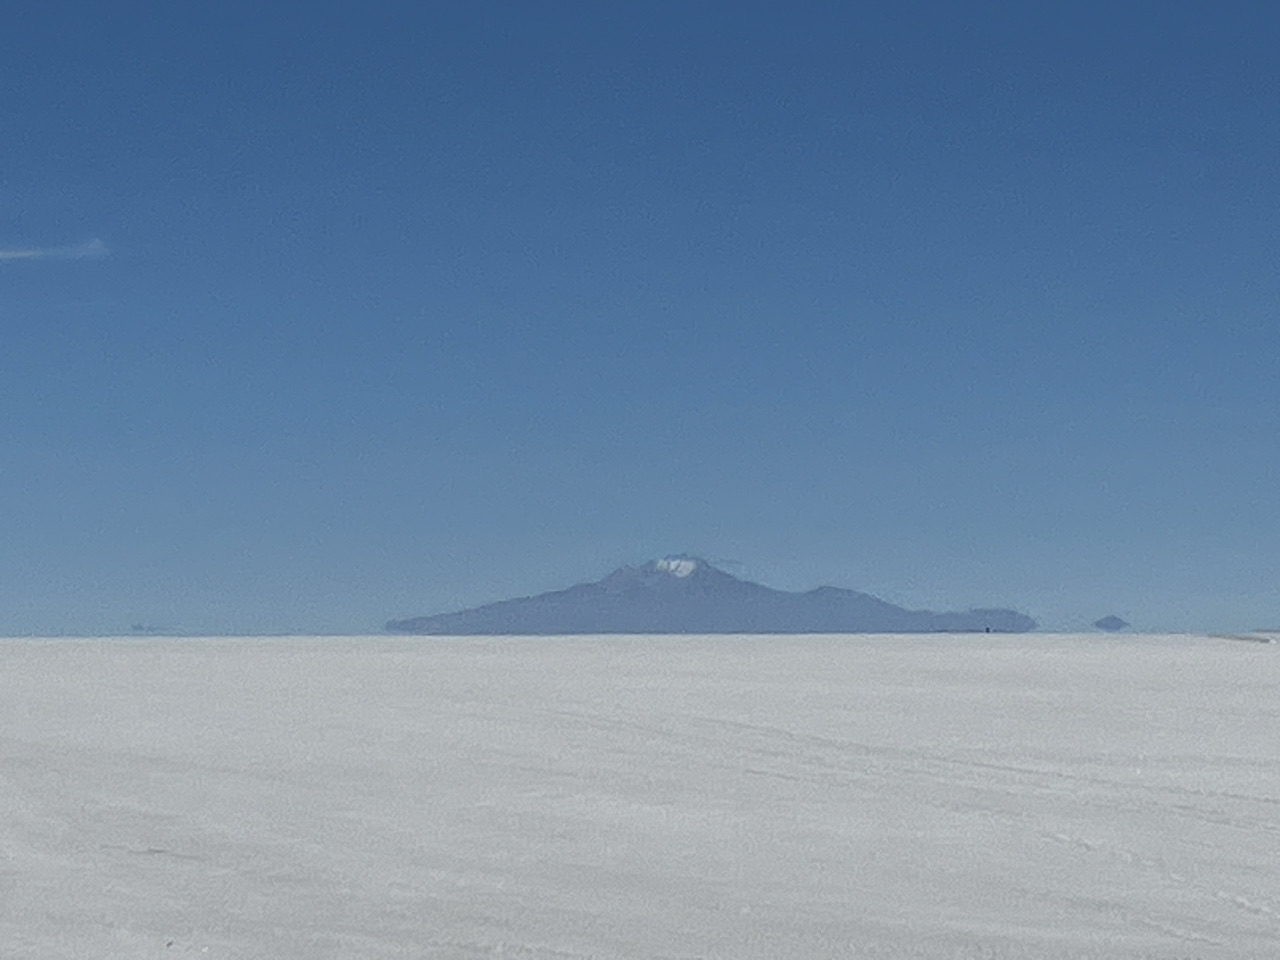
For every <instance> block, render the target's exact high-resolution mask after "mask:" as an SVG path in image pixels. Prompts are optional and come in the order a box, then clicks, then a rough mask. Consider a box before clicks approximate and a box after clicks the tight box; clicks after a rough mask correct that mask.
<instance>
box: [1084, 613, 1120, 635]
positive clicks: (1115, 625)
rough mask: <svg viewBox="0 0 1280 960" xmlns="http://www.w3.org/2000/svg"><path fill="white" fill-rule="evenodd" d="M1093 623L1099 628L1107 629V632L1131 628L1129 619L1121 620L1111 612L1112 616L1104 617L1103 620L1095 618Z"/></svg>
mask: <svg viewBox="0 0 1280 960" xmlns="http://www.w3.org/2000/svg"><path fill="white" fill-rule="evenodd" d="M1093 625H1094V626H1095V627H1097V628H1098V629H1099V630H1105V631H1107V633H1116V632H1117V631H1120V630H1128V629H1129V621H1128V620H1121V619H1120V618H1119V617H1117V616H1116V615H1115V614H1111V615H1110V616H1106V617H1103V618H1102V619H1101V620H1095V621H1093Z"/></svg>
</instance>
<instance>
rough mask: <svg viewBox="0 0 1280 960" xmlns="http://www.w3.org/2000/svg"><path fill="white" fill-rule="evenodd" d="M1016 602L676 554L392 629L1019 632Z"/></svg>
mask: <svg viewBox="0 0 1280 960" xmlns="http://www.w3.org/2000/svg"><path fill="white" fill-rule="evenodd" d="M1035 627H1036V622H1035V621H1034V620H1032V619H1031V618H1030V617H1028V616H1026V615H1024V614H1021V613H1018V612H1017V611H1015V610H1003V609H991V610H985V609H984V610H969V611H966V612H963V613H958V612H957V613H933V612H931V611H928V610H907V609H905V608H903V607H899V606H895V605H894V604H892V603H888V602H886V601H884V600H881V599H879V598H877V597H873V596H871V595H870V594H866V593H858V592H857V591H855V590H842V589H840V588H838V587H818V588H817V589H815V590H809V591H806V592H803V593H793V592H790V591H786V590H775V589H773V588H772V587H766V586H763V585H762V584H759V583H752V582H750V581H749V580H740V579H739V578H737V577H735V576H733V575H731V574H728V573H725V572H724V571H723V570H718V569H717V568H715V567H713V566H712V565H711V564H709V563H707V562H706V561H705V560H701V559H699V558H697V557H689V556H675V557H667V558H665V559H663V560H654V561H651V562H649V563H646V564H643V565H641V566H637V567H622V568H621V569H619V570H615V571H614V572H613V573H611V574H609V575H608V576H607V577H605V578H604V579H603V580H597V581H595V582H593V583H581V584H578V585H577V586H573V587H569V588H568V589H565V590H556V591H553V592H551V593H542V594H538V595H537V596H532V597H518V598H516V599H513V600H502V601H499V602H498V603H489V604H485V605H484V606H480V607H473V608H471V609H469V610H459V611H457V612H455V613H442V614H436V615H433V616H425V617H412V618H409V619H407V620H392V621H390V622H389V623H388V624H387V625H386V629H387V630H388V631H389V632H391V633H411V634H426V635H433V636H480V635H488V636H501V635H527V636H549V635H557V634H610V633H614V634H616V633H622V634H655V633H657V634H671V633H695V634H696V633H774V634H794V633H983V632H994V633H1023V632H1026V631H1028V630H1034V629H1035Z"/></svg>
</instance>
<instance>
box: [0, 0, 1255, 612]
mask: <svg viewBox="0 0 1280 960" xmlns="http://www.w3.org/2000/svg"><path fill="white" fill-rule="evenodd" d="M4 20H5V24H4V28H3V29H2V30H0V98H3V99H2V101H0V102H2V103H3V112H2V113H0V633H7V634H14V633H31V632H34V633H67V632H71V633H77V632H79V633H111V632H117V631H123V630H126V629H127V628H128V627H129V625H130V624H132V623H135V622H140V623H146V624H151V625H155V626H157V627H161V628H165V629H170V630H175V631H184V632H239V631H252V632H257V631H267V632H271V631H307V632H311V631H317V632H323V631H363V630H370V629H378V628H379V627H380V625H381V624H382V622H383V621H384V620H386V619H388V618H390V617H398V616H409V615H414V614H423V613H430V612H437V611H440V610H445V609H451V608H456V607H459V606H464V605H470V604H472V603H477V602H481V601H485V600H490V599H497V598H500V597H503V596H508V595H513V594H523V593H531V592H537V591H540V590H545V589H551V588H554V587H559V586H565V585H568V584H569V583H573V582H576V581H580V580H585V579H594V578H596V577H598V576H600V575H603V574H604V573H606V572H607V571H608V570H609V569H611V568H612V567H614V566H617V565H619V564H621V563H624V562H635V561H640V560H644V559H647V558H650V557H654V556H660V555H662V554H665V553H671V552H678V551H689V552H695V553H699V554H701V555H704V556H707V557H710V558H712V559H720V558H725V559H728V560H732V561H736V565H735V566H732V567H731V568H730V569H732V570H734V571H735V572H737V573H739V574H741V575H744V576H748V577H751V578H753V579H758V580H761V581H763V582H766V583H769V584H771V585H774V586H779V587H785V588H807V587H812V586H816V585H818V584H820V583H831V584H836V585H839V586H845V587H852V588H855V589H862V590H867V591H870V592H873V593H877V594H879V595H881V596H884V597H886V598H887V599H890V600H893V601H895V602H899V603H904V604H906V605H909V606H922V607H933V608H967V607H969V606H974V605H994V604H1001V605H1006V604H1007V605H1011V606H1015V607H1017V608H1019V609H1022V610H1025V611H1027V612H1029V613H1031V614H1032V615H1034V616H1037V617H1039V618H1040V620H1041V621H1042V623H1043V625H1044V626H1045V627H1048V628H1079V627H1082V626H1085V625H1087V624H1088V622H1090V621H1092V620H1094V619H1096V618H1097V617H1099V616H1102V615H1103V614H1106V613H1112V612H1115V613H1120V614H1121V615H1123V616H1125V617H1126V618H1128V619H1129V620H1131V621H1132V622H1133V623H1134V624H1135V625H1136V626H1138V627H1142V628H1147V629H1248V628H1251V627H1258V626H1270V625H1274V624H1277V623H1280V581H1278V580H1277V577H1276V574H1277V571H1278V570H1280V491H1278V488H1277V481H1278V479H1280V362H1278V361H1280V271H1278V269H1277V267H1278V265H1280V260H1278V254H1280V57H1278V56H1277V54H1276V51H1277V50H1280V11H1278V10H1277V9H1276V8H1275V7H1274V6H1273V5H1270V4H1264V3H1256V2H1250V3H1225V4H1224V3H1216V4H1210V3H1207V2H1206V3H1178V2H1173V3H1169V2H1162V3H1154V2H1152V3H1129V4H1124V3H1121V4H1113V3H1108V4H1102V3H1077V4H1053V5H1046V4H1026V3H1000V4H996V3H980V2H978V3H975V2H954V3H909V2H906V3H904V2H893V3H867V4H854V3H849V4H839V3H804V2H801V3H796V2H790V3H785V4H784V3H769V4H756V3H745V4H744V3H664V2H652V0H647V2H644V3H621V4H610V3H586V2H583V3H563V2H544V3H449V2H433V3H428V4H404V5H400V4H396V5H391V4H381V3H377V2H373V3H369V2H364V3H323V4H286V3H274V4H239V3H219V4H201V5H193V4H172V3H163V4H162V3H154V4H141V3H133V2H128V0H125V2H118V3H111V4H82V3H74V4H72V3H59V2H47V3H38V4H37V3H31V4H23V5H20V6H18V5H15V6H14V8H13V9H11V10H8V11H7V12H6V14H5V17H4ZM95 240H96V241H98V243H96V244H94V243H93V241H95Z"/></svg>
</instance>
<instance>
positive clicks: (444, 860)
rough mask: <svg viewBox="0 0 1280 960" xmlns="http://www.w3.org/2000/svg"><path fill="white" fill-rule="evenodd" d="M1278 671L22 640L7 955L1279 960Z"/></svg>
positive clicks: (1150, 664) (567, 646)
mask: <svg viewBox="0 0 1280 960" xmlns="http://www.w3.org/2000/svg"><path fill="white" fill-rule="evenodd" d="M1277 652H1278V651H1277V647H1275V646H1267V645H1261V644H1238V643H1226V642H1222V641H1212V640H1209V639H1207V638H1200V639H1195V638H1123V639H1101V640H1100V639H1099V638H1097V637H1089V638H1059V637H1045V636H1037V637H1027V638H989V637H975V638H939V639H929V638H921V637H916V638H913V640H912V642H910V643H901V642H893V641H892V638H884V637H867V638H830V637H827V638H777V637H771V638H767V639H761V638H753V637H734V638H718V639H711V638H692V637H681V638H647V639H641V638H631V639H626V640H619V639H602V638H583V639H567V638H558V639H555V640H538V639H531V638H520V639H518V640H480V639H465V640H448V639H433V640H432V641H431V642H430V643H420V642H417V641H414V640H408V639H389V638H353V639H348V640H343V639H325V640H316V639H296V640H271V641H263V640H208V641H194V640H184V641H158V640H152V639H145V640H127V641H124V640H122V641H64V640H59V641H5V642H0V852H2V853H3V859H0V945H2V947H3V949H0V954H2V955H3V956H4V957H6V958H14V960H18V958H23V960H25V958H32V960H34V958H40V960H73V958H74V960H81V958H84V957H129V958H159V957H166V958H168V957H182V956H189V957H207V958H211V960H213V958H262V960H267V958H271V960H292V958H297V960H303V958H305V960H326V958H333V960H338V958H343V960H347V958H352V957H359V958H391V957H395V958H408V957H412V958H420V957H431V958H459V960H461V958H480V957H495V958H496V957H507V958H511V957H518V958H522V960H543V958H545V960H553V958H554V960H565V958H587V957H592V958H621V957H627V958H641V957H643V958H652V957H682V958H690V957H707V958H712V957H714V958H725V960H730V958H732V960H749V958H769V960H777V958H784V957H786V958H791V957H794V958H801V960H816V958H836V957H839V958H849V957H877V958H889V957H917V958H944V957H945V958H978V957H981V958H988V960H991V958H1037V960H1041V958H1043V960H1055V958H1067V957H1070V958H1073V960H1079V958H1083V957H1092V958H1102V957H1107V958H1114V957H1159V958H1191V957H1195V958H1226V957H1231V958H1244V957H1259V958H1261V957H1268V958H1272V957H1275V956H1277V955H1280V924H1278V923H1277V919H1278V917H1280V866H1278V865H1280V797H1278V796H1277V784H1280V741H1278V740H1277V738H1276V736H1275V731H1276V730H1277V729H1280V698H1278V697H1277V696H1276V693H1277V687H1278V686H1280V656H1277Z"/></svg>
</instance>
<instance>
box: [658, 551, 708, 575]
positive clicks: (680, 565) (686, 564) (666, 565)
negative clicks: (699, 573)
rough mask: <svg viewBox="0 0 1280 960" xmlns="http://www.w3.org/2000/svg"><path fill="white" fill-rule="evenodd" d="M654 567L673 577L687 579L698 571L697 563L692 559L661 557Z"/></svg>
mask: <svg viewBox="0 0 1280 960" xmlns="http://www.w3.org/2000/svg"><path fill="white" fill-rule="evenodd" d="M656 566H657V568H658V569H659V570H661V571H662V572H663V573H669V574H671V575H672V576H673V577H687V576H689V574H691V573H693V571H695V570H697V569H698V561H697V560H695V559H693V558H692V557H683V556H681V557H663V558H662V559H661V560H659V561H658V562H657V564H656Z"/></svg>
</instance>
